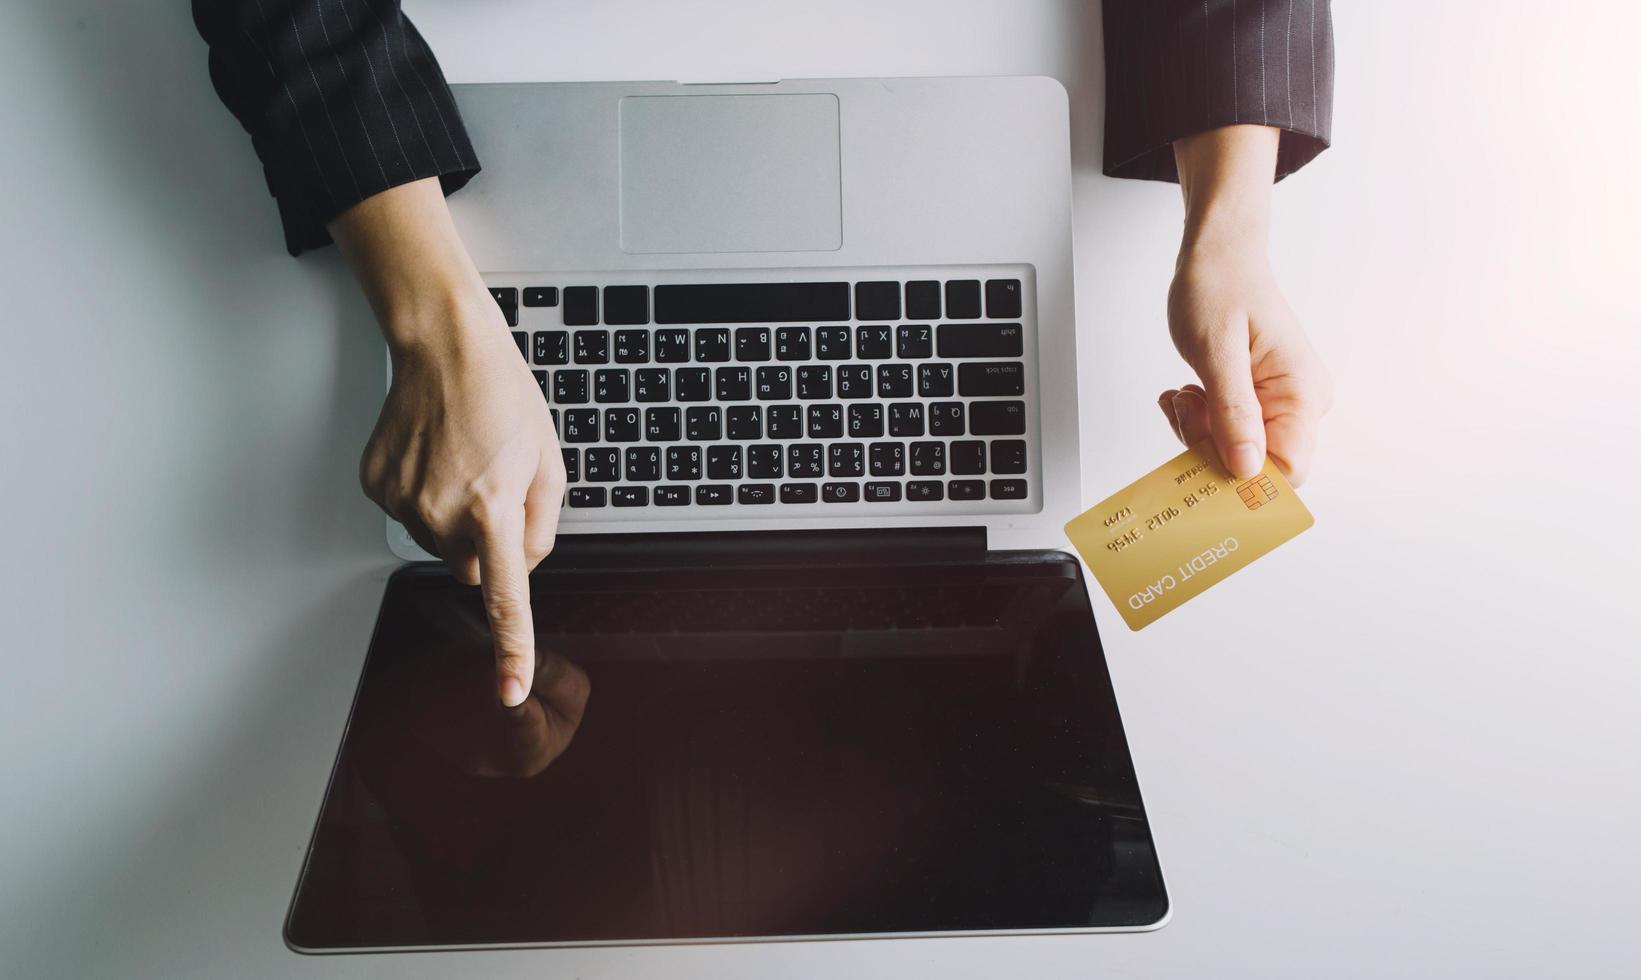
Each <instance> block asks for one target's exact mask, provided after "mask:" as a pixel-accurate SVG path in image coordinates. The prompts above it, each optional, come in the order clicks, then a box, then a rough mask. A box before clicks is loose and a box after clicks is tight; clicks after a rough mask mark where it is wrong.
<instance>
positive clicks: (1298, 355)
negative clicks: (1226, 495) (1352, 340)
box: [1158, 243, 1332, 486]
mask: <svg viewBox="0 0 1641 980" xmlns="http://www.w3.org/2000/svg"><path fill="white" fill-rule="evenodd" d="M1168 329H1169V333H1170V334H1172V336H1173V338H1174V346H1175V347H1176V348H1177V349H1178V350H1179V352H1180V355H1181V356H1182V357H1183V358H1184V359H1185V363H1186V364H1188V365H1190V366H1191V368H1192V369H1194V370H1195V371H1196V373H1197V377H1198V378H1199V379H1201V384H1187V385H1184V386H1182V387H1180V388H1170V389H1168V390H1167V391H1164V392H1163V393H1162V396H1161V398H1159V399H1158V404H1159V405H1160V406H1161V407H1162V411H1163V414H1164V415H1166V416H1167V417H1168V423H1169V425H1171V426H1172V427H1173V429H1174V434H1175V435H1176V436H1178V437H1179V439H1180V441H1181V442H1183V443H1184V444H1186V445H1188V446H1189V445H1194V444H1196V443H1199V442H1202V441H1204V440H1206V439H1210V438H1211V439H1212V440H1213V442H1214V446H1215V448H1216V449H1218V451H1219V458H1220V460H1221V461H1222V462H1224V464H1225V466H1226V468H1227V469H1229V470H1230V471H1231V473H1232V475H1234V476H1236V477H1239V478H1246V477H1250V476H1253V475H1254V474H1255V473H1257V472H1258V471H1259V468H1260V466H1262V465H1263V464H1264V461H1265V457H1266V455H1267V453H1268V454H1269V455H1270V458H1271V459H1272V460H1273V461H1274V462H1275V463H1276V465H1277V466H1278V467H1280V468H1281V470H1282V472H1283V473H1284V474H1285V475H1286V476H1287V477H1288V480H1289V482H1291V483H1293V484H1294V485H1295V486H1298V485H1299V484H1301V483H1303V482H1304V480H1305V477H1306V475H1307V474H1309V472H1310V467H1311V458H1312V455H1313V454H1314V452H1315V449H1316V428H1317V423H1318V422H1320V420H1321V418H1322V416H1323V415H1324V414H1325V413H1326V412H1327V410H1328V407H1329V405H1330V403H1331V401H1332V394H1331V388H1330V384H1329V381H1328V373H1327V369H1326V368H1325V367H1323V366H1322V361H1321V359H1320V358H1318V357H1317V356H1316V352H1315V350H1313V349H1312V348H1311V344H1310V341H1309V340H1308V339H1307V338H1306V336H1305V332H1304V329H1303V328H1302V327H1301V326H1300V324H1299V320H1298V318H1297V317H1295V316H1294V313H1293V310H1292V309H1291V308H1290V307H1289V306H1288V303H1287V300H1285V299H1283V297H1282V292H1281V290H1279V289H1278V288H1277V285H1276V279H1275V276H1274V275H1273V274H1272V272H1271V268H1270V263H1269V262H1268V261H1267V260H1266V258H1265V254H1264V250H1263V248H1257V247H1255V246H1254V245H1251V244H1245V245H1243V246H1241V247H1237V246H1234V245H1227V244H1225V243H1220V244H1217V245H1214V246H1211V247H1209V248H1207V249H1206V250H1204V249H1197V248H1193V249H1192V250H1191V251H1190V254H1182V255H1181V257H1180V262H1179V265H1178V267H1177V269H1176V271H1175V273H1174V282H1173V285H1172V286H1171V287H1170V288H1169V290H1168Z"/></svg>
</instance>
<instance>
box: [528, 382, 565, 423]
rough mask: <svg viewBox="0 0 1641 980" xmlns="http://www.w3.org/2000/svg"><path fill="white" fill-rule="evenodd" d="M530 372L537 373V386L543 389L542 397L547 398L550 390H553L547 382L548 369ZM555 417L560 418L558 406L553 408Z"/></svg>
mask: <svg viewBox="0 0 1641 980" xmlns="http://www.w3.org/2000/svg"><path fill="white" fill-rule="evenodd" d="M530 373H531V374H533V375H535V377H536V387H538V388H540V389H541V397H543V398H546V397H547V393H548V391H550V390H551V389H550V388H549V386H548V384H547V372H546V371H531V372H530ZM553 418H554V419H557V418H558V409H556V408H555V409H553Z"/></svg>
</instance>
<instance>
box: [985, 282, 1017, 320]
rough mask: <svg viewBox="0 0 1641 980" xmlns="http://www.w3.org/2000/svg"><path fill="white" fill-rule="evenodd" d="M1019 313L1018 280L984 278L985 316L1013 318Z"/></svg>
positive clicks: (998, 318)
mask: <svg viewBox="0 0 1641 980" xmlns="http://www.w3.org/2000/svg"><path fill="white" fill-rule="evenodd" d="M1019 315H1020V280H1018V279H987V280H986V316H988V317H990V318H991V319H993V320H1013V319H1015V318H1016V317H1018V316H1019Z"/></svg>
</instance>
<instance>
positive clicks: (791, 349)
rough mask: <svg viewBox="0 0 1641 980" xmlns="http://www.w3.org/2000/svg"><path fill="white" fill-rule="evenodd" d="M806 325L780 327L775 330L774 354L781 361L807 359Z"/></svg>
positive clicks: (808, 345)
mask: <svg viewBox="0 0 1641 980" xmlns="http://www.w3.org/2000/svg"><path fill="white" fill-rule="evenodd" d="M809 349H810V334H809V328H808V327H781V328H780V329H779V330H776V331H775V356H776V357H777V358H779V359H780V360H783V361H807V360H809V356H810V354H809Z"/></svg>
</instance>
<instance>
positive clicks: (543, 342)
mask: <svg viewBox="0 0 1641 980" xmlns="http://www.w3.org/2000/svg"><path fill="white" fill-rule="evenodd" d="M530 346H531V347H533V348H535V355H536V363H537V364H568V363H570V332H569V331H568V330H541V331H537V333H536V335H535V336H534V337H532V338H531V344H530Z"/></svg>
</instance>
